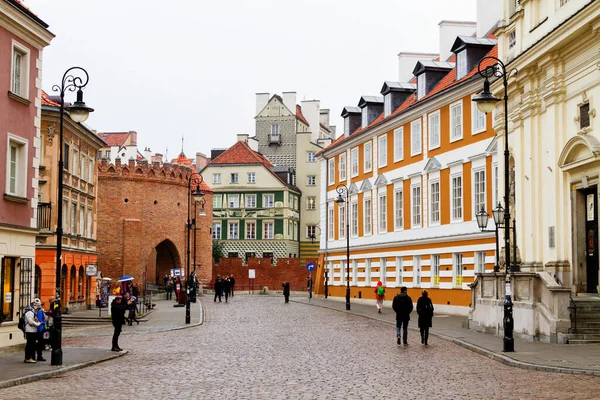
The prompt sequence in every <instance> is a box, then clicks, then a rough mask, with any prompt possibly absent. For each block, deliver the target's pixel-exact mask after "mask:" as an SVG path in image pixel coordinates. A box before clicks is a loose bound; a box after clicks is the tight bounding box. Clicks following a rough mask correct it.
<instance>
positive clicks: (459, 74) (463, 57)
mask: <svg viewBox="0 0 600 400" xmlns="http://www.w3.org/2000/svg"><path fill="white" fill-rule="evenodd" d="M465 75H467V50H466V49H465V50H463V51H461V52H459V53H458V54H456V79H462V78H463V77H464V76H465Z"/></svg>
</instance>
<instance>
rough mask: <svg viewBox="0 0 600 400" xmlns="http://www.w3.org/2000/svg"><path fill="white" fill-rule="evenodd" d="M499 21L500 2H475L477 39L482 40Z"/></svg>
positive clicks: (500, 13) (478, 0)
mask: <svg viewBox="0 0 600 400" xmlns="http://www.w3.org/2000/svg"><path fill="white" fill-rule="evenodd" d="M501 19H502V2H501V1H489V0H477V37H480V38H484V37H485V36H486V35H487V34H488V33H490V31H491V30H492V29H494V28H495V27H496V26H497V25H498V21H500V20H501Z"/></svg>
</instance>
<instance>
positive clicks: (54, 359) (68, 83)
mask: <svg viewBox="0 0 600 400" xmlns="http://www.w3.org/2000/svg"><path fill="white" fill-rule="evenodd" d="M73 73H77V74H78V75H81V76H84V75H85V78H84V79H82V78H81V77H79V76H74V75H73ZM88 81H89V75H88V73H87V71H86V70H85V69H83V68H81V67H71V68H69V69H68V70H66V71H65V73H64V75H63V78H62V82H61V84H60V86H58V85H54V86H52V91H54V92H58V93H59V94H60V132H59V142H58V196H57V199H56V206H57V211H58V212H57V219H56V303H55V305H54V334H53V345H52V356H51V358H50V364H51V365H62V358H63V357H62V356H63V352H62V313H61V309H60V307H61V304H60V278H61V277H60V272H61V267H62V236H63V226H62V216H63V208H62V198H63V171H64V165H63V125H64V113H65V110H66V111H68V112H69V115H70V117H71V120H73V122H76V123H80V122H83V121H85V120H86V119H88V116H89V115H90V113H91V112H93V111H94V109H93V108H90V107H88V106H86V105H85V103H84V102H83V88H84V87H85V86H86V85H87V84H88ZM67 90H68V91H70V92H74V91H75V90H77V101H76V102H75V103H74V104H72V105H69V106H67V107H65V93H66V92H67Z"/></svg>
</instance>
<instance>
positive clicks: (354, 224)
mask: <svg viewBox="0 0 600 400" xmlns="http://www.w3.org/2000/svg"><path fill="white" fill-rule="evenodd" d="M350 217H351V218H352V220H351V224H350V225H351V229H352V233H351V237H358V202H357V201H356V200H354V201H352V203H351V205H350Z"/></svg>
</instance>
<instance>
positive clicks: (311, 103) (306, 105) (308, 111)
mask: <svg viewBox="0 0 600 400" xmlns="http://www.w3.org/2000/svg"><path fill="white" fill-rule="evenodd" d="M300 104H301V106H302V115H304V118H305V119H306V121H308V124H309V125H310V127H309V129H310V132H311V135H310V139H311V141H312V142H316V141H317V140H318V139H319V134H320V132H321V127H320V126H319V122H320V121H321V112H320V110H321V101H320V100H304V101H302V102H301V103H300Z"/></svg>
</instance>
